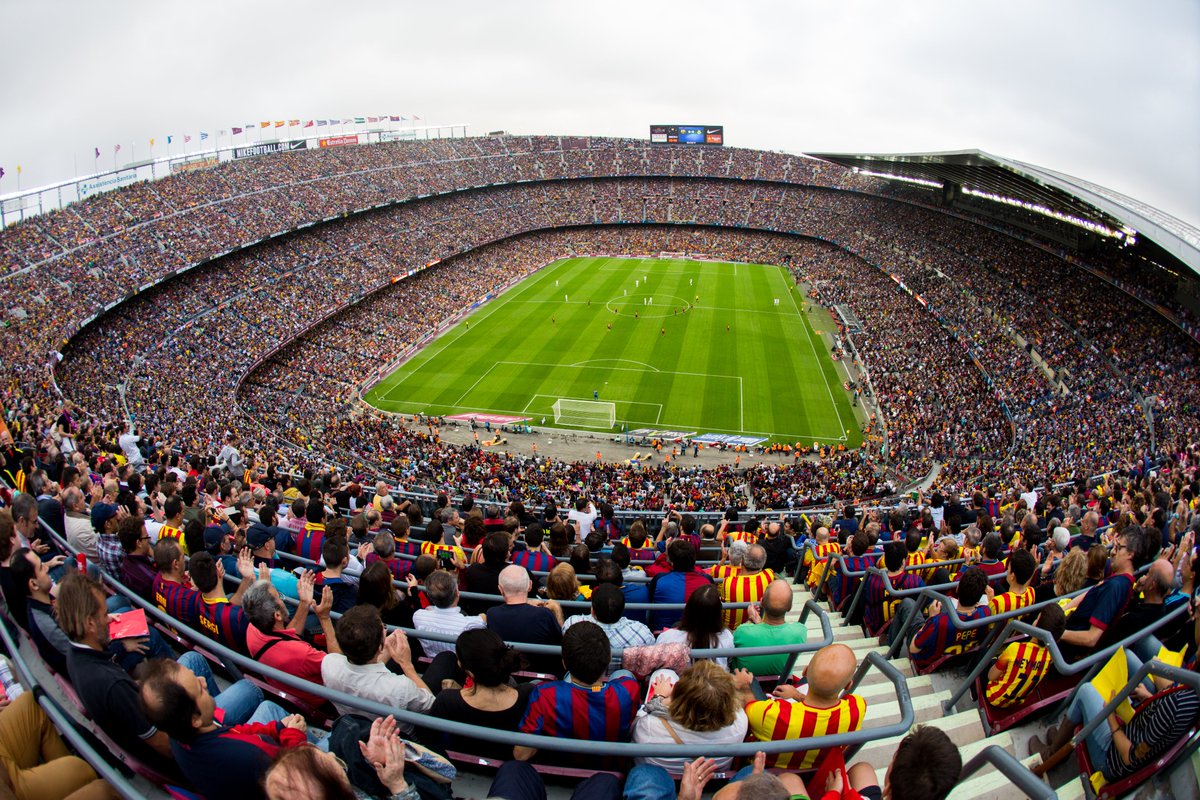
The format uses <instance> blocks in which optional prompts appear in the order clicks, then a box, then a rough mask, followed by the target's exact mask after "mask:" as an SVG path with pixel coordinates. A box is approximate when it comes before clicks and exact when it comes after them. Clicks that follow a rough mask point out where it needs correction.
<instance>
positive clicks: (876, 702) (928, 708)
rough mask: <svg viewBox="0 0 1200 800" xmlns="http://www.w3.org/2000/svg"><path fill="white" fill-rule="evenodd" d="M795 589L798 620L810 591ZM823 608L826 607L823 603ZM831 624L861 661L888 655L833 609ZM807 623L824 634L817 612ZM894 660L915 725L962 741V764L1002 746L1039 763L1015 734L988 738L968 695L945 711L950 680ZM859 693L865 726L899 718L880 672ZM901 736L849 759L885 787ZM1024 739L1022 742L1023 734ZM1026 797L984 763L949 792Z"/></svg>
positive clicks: (1070, 793) (996, 798) (1078, 791)
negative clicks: (868, 769)
mask: <svg viewBox="0 0 1200 800" xmlns="http://www.w3.org/2000/svg"><path fill="white" fill-rule="evenodd" d="M794 591H795V601H794V603H793V608H794V609H795V611H794V613H793V614H792V619H793V620H798V619H799V616H800V609H802V608H803V606H804V603H805V602H806V601H807V600H809V599H810V598H811V597H812V595H811V594H810V593H809V590H808V587H807V586H805V585H797V586H796V587H795V590H794ZM822 606H823V607H825V608H827V607H828V606H827V605H825V604H822ZM829 622H830V626H831V627H832V629H833V637H834V641H835V642H837V643H839V644H844V645H846V646H847V647H849V648H850V649H851V650H853V651H854V655H855V657H856V658H857V659H858V660H859V661H860V662H861V661H862V660H863V659H864V658H865V657H866V655H867V653H870V652H877V653H880V654H881V655H886V653H887V648H886V647H884V646H881V645H880V644H879V642H878V640H876V639H875V638H873V637H870V638H868V637H865V636H864V634H863V630H862V628H861V627H860V626H858V625H847V624H846V623H845V621H844V620H843V619H842V615H841V614H840V613H838V612H829ZM806 625H807V626H808V632H809V640H810V641H812V640H813V639H819V638H821V625H820V622H819V621H818V620H817V619H816V617H815V616H813V615H810V616H809V619H808V620H807V621H806ZM811 659H812V654H811V653H804V654H801V656H800V657H799V658H797V659H796V668H795V674H800V673H801V672H802V671H803V669H804V667H805V665H807V664H808V662H809V661H810V660H811ZM890 663H891V664H892V666H894V667H895V668H896V669H897V670H898V671H899V672H900V674H902V675H903V676H904V677H905V680H906V682H907V683H908V691H909V694H910V696H911V698H912V704H913V710H914V712H915V713H916V719H917V723H918V724H921V725H932V726H934V727H937V728H940V729H941V730H943V731H945V733H946V734H947V735H948V736H949V737H950V739H951V741H953V742H954V743H955V744H956V745H958V749H959V753H960V754H961V755H962V759H963V762H964V763H966V761H968V760H969V759H970V758H971V757H973V756H974V755H975V754H976V753H978V752H979V751H981V750H983V749H984V748H986V747H988V746H990V745H999V746H1000V747H1002V748H1004V749H1005V750H1007V751H1008V752H1009V753H1011V754H1012V755H1014V756H1015V757H1017V758H1018V759H1023V763H1025V765H1026V766H1030V767H1032V766H1034V765H1036V764H1037V763H1038V761H1039V759H1038V758H1037V757H1035V756H1034V757H1026V753H1025V752H1024V750H1023V747H1022V748H1021V749H1019V748H1018V747H1017V744H1018V742H1017V741H1016V740H1015V739H1014V736H1013V732H1011V731H1006V732H1004V733H1001V734H999V735H997V736H991V737H988V736H985V732H984V729H983V723H982V721H981V718H980V715H979V712H978V711H977V710H976V709H975V708H974V706H973V705H969V700H970V696H969V695H968V696H967V698H966V699H965V700H963V701H960V703H959V706H958V707H959V708H960V709H962V710H959V711H955V712H951V713H947V712H945V711H943V710H942V703H943V702H944V701H945V700H947V699H948V698H949V697H950V689H949V688H946V687H945V686H944V684H946V683H948V682H947V681H945V680H938V679H937V678H936V677H935V676H932V675H915V674H914V673H913V668H912V663H911V662H910V661H909V660H908V658H907V657H904V656H902V657H900V658H896V659H892V660H891V661H890ZM855 693H856V694H858V695H860V696H861V697H863V698H865V699H866V701H867V714H866V721H865V724H864V727H867V728H871V727H881V726H883V725H887V724H890V723H894V722H897V721H899V719H900V704H899V702H898V701H897V699H896V694H895V689H894V688H893V686H892V684H891V682H889V681H888V680H887V679H886V678H885V677H884V676H883V675H882V674H880V673H879V672H878V671H876V670H871V671H869V672H868V673H867V675H866V676H865V677H864V679H863V682H862V683H861V684H860V685H859V687H858V689H856V690H855ZM903 738H904V737H903V736H894V737H891V738H886V739H878V740H876V741H873V742H869V743H868V744H866V745H864V746H863V747H862V749H861V750H859V751H858V753H857V754H856V755H855V756H854V757H853V759H851V760H852V761H853V762H858V761H865V762H867V763H868V764H870V765H871V766H872V767H874V768H875V774H876V775H877V776H878V778H879V785H880V786H882V785H883V779H884V776H885V775H886V774H887V768H888V764H889V763H890V762H891V759H892V756H893V755H894V754H895V752H896V746H897V745H898V744H899V743H900V740H901V739H903ZM1021 738H1022V745H1023V739H1024V738H1025V737H1021ZM1076 787H1077V788H1076ZM1025 796H1026V795H1025V793H1024V792H1022V791H1020V790H1018V789H1017V788H1016V787H1015V786H1013V785H1012V784H1011V783H1010V782H1009V780H1008V779H1007V778H1006V777H1005V776H1004V775H1003V774H1002V773H1000V772H999V771H997V770H996V769H995V768H994V767H991V766H986V767H984V768H983V769H982V770H980V771H979V772H976V773H975V774H974V775H973V776H971V778H970V779H968V780H967V781H966V782H964V783H963V784H962V785H960V786H958V787H957V788H956V789H955V790H954V791H953V792H952V793H951V794H950V797H951V798H952V800H970V799H971V798H979V800H985V799H986V800H1020V798H1024V797H1025ZM1059 796H1060V797H1063V798H1074V797H1082V796H1083V789H1082V785H1081V784H1080V783H1079V781H1078V779H1076V780H1075V781H1074V782H1073V784H1068V785H1067V786H1065V787H1064V788H1063V790H1062V792H1061V793H1060V794H1059Z"/></svg>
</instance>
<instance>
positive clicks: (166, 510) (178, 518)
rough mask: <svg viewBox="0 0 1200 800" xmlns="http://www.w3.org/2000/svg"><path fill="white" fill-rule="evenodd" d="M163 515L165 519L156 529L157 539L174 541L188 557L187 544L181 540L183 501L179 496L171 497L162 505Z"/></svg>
mask: <svg viewBox="0 0 1200 800" xmlns="http://www.w3.org/2000/svg"><path fill="white" fill-rule="evenodd" d="M163 514H164V515H165V516H166V519H165V520H164V521H163V524H162V526H161V527H159V529H158V539H159V540H161V539H174V540H175V541H177V542H179V547H180V548H181V549H182V550H183V554H184V555H185V556H186V555H188V549H187V542H185V541H184V539H183V501H182V500H180V499H179V495H174V494H173V495H171V496H170V497H168V498H167V501H166V502H165V503H163Z"/></svg>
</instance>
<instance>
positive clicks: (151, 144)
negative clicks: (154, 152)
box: [150, 136, 154, 147]
mask: <svg viewBox="0 0 1200 800" xmlns="http://www.w3.org/2000/svg"><path fill="white" fill-rule="evenodd" d="M150 146H151V147H154V137H153V136H151V137H150Z"/></svg>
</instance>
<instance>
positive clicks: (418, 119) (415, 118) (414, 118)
mask: <svg viewBox="0 0 1200 800" xmlns="http://www.w3.org/2000/svg"><path fill="white" fill-rule="evenodd" d="M420 120H421V118H420V117H418V116H417V115H416V114H413V121H414V122H420Z"/></svg>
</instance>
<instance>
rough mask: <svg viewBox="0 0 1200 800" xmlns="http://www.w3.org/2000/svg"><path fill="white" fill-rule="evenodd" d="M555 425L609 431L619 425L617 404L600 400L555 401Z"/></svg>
mask: <svg viewBox="0 0 1200 800" xmlns="http://www.w3.org/2000/svg"><path fill="white" fill-rule="evenodd" d="M553 408H554V424H555V425H575V426H578V427H580V428H602V429H605V430H607V429H609V428H611V427H612V426H614V425H616V424H617V405H616V403H605V402H602V401H598V400H572V399H571V398H569V397H563V398H559V399H558V400H555V401H554V406H553Z"/></svg>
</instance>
